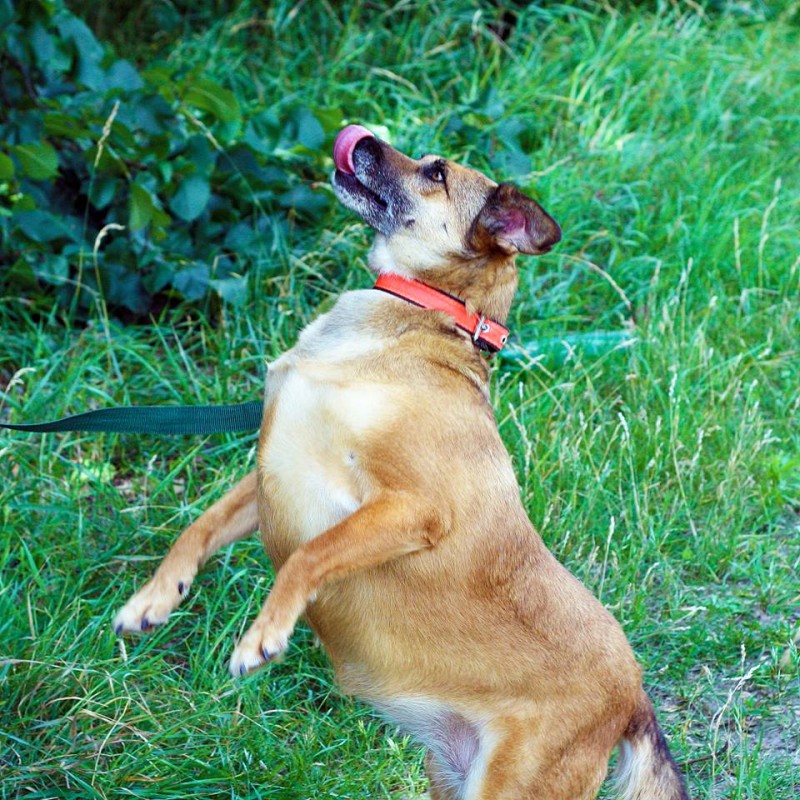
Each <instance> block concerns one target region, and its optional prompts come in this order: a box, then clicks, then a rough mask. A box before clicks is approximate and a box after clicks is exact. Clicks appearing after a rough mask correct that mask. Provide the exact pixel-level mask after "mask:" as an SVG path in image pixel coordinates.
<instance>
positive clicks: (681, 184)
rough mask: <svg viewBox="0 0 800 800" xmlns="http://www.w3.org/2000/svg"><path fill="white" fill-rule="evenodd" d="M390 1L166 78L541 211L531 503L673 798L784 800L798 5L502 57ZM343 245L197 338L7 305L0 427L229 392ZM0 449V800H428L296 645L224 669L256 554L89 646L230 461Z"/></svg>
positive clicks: (53, 442) (279, 266) (397, 746)
mask: <svg viewBox="0 0 800 800" xmlns="http://www.w3.org/2000/svg"><path fill="white" fill-rule="evenodd" d="M384 8H385V7H384V6H381V5H379V4H362V3H349V4H337V6H336V7H334V6H333V5H331V4H328V3H324V2H323V3H319V4H306V5H303V4H299V5H296V4H294V3H291V4H290V3H281V2H277V3H275V4H272V5H271V6H270V8H269V10H261V9H259V10H258V11H256V10H255V8H252V9H251V8H250V7H249V6H246V5H245V6H242V7H241V8H239V9H238V10H236V11H234V12H233V13H231V14H228V15H225V16H223V17H221V18H220V19H219V21H218V22H217V23H215V25H214V26H212V27H211V28H209V29H205V30H203V31H202V32H199V33H196V34H191V35H187V36H186V37H185V38H183V39H182V40H180V41H179V42H178V43H177V45H176V48H175V50H174V52H173V54H172V55H171V57H173V58H178V59H182V60H183V61H185V62H186V63H187V64H204V65H206V69H207V70H208V71H209V73H210V74H212V75H213V76H215V77H216V78H218V79H219V80H222V81H224V82H226V83H227V85H229V86H230V87H232V88H234V89H235V91H236V92H237V95H238V96H239V97H240V99H241V101H242V102H243V103H244V104H250V105H254V106H255V105H259V104H268V105H269V104H273V103H277V104H281V103H290V102H293V101H297V100H302V101H303V102H306V103H308V104H311V105H317V106H333V107H340V108H342V109H346V111H347V115H348V117H349V118H350V119H352V120H354V121H356V120H357V121H361V122H364V123H366V124H371V125H373V126H375V125H382V126H384V130H385V134H386V135H387V136H389V137H390V138H391V140H392V141H394V142H395V143H396V144H397V145H398V146H400V147H401V148H402V149H404V150H407V151H409V152H411V153H412V154H419V153H421V152H426V151H434V152H436V151H438V152H442V153H445V154H447V155H451V156H453V157H457V158H460V159H461V160H464V161H467V162H469V163H471V164H473V165H475V166H477V167H479V168H481V169H485V170H487V171H489V172H490V173H492V174H494V175H496V176H498V177H499V176H501V175H502V176H503V177H512V178H513V179H514V180H515V181H516V182H518V183H520V184H521V185H523V186H526V187H527V188H528V189H530V190H532V191H535V192H536V193H537V195H538V196H539V197H540V198H541V199H542V202H543V203H544V205H545V207H547V208H548V209H549V210H550V211H551V212H552V213H553V214H554V215H555V216H556V218H557V219H559V221H560V222H561V223H562V225H563V228H564V231H565V238H564V242H563V243H562V244H561V245H560V246H559V247H558V248H557V249H556V251H555V252H554V253H552V254H550V255H548V256H545V257H542V258H540V259H538V260H536V261H531V260H528V261H523V262H521V266H522V272H521V287H520V291H519V293H518V298H517V303H516V306H515V309H514V311H513V317H512V323H513V326H514V329H515V330H516V331H517V332H518V335H519V338H518V341H520V342H525V341H527V342H529V343H530V342H533V343H538V344H539V345H542V343H547V342H551V343H552V342H555V344H552V346H547V347H541V348H540V351H536V352H539V355H538V356H537V357H536V358H530V357H524V356H523V357H520V358H518V359H516V360H514V359H505V360H498V363H497V365H496V369H495V373H494V379H493V380H494V382H493V392H494V404H495V409H496V413H497V418H498V421H499V424H500V428H501V432H502V435H503V438H504V440H505V442H506V444H507V446H508V448H509V450H510V452H511V454H512V456H513V459H514V463H515V467H516V470H517V474H518V477H519V481H520V485H521V487H522V492H523V498H524V500H525V503H526V506H527V508H528V510H529V512H530V515H531V518H532V519H533V521H534V523H535V524H536V525H537V527H538V529H539V530H540V531H541V533H542V535H543V536H544V538H545V540H546V542H547V543H548V545H549V546H550V547H551V548H552V549H553V550H554V552H555V553H556V554H557V555H558V556H559V558H561V559H562V560H563V561H564V562H565V563H566V564H567V565H568V566H569V567H570V568H571V569H572V570H573V571H574V572H575V573H576V574H577V575H578V576H579V577H580V578H581V579H582V580H583V581H584V582H585V583H586V584H587V585H588V586H589V587H590V588H591V589H592V590H593V591H594V592H595V593H596V594H597V595H598V596H600V597H601V598H602V600H603V602H605V603H606V604H607V605H608V607H609V608H610V609H611V610H612V611H613V613H614V614H615V615H616V616H617V617H618V619H620V621H621V622H622V624H623V625H624V627H625V630H626V631H627V633H628V635H629V637H630V639H631V641H632V643H633V645H634V647H635V649H636V651H637V654H638V656H639V658H640V660H641V662H642V664H643V666H644V668H645V673H646V683H647V685H648V687H649V689H650V691H651V693H652V695H653V696H654V698H655V700H656V705H657V707H658V709H659V712H660V716H661V719H662V723H663V725H664V727H665V729H666V730H667V732H668V735H669V737H670V741H671V746H672V748H673V751H674V753H675V755H676V758H677V759H678V761H680V762H682V763H683V764H685V770H686V773H687V775H688V778H689V783H690V786H691V790H692V796H693V797H695V798H709V799H710V798H715V799H716V798H729V799H730V800H739V799H740V798H741V799H742V800H743V799H744V798H753V800H755V799H756V798H758V800H792V799H793V798H796V797H797V796H798V793H800V778H798V775H800V762H799V761H798V756H797V752H798V746H800V734H798V730H800V725H798V722H799V721H800V720H798V708H800V678H798V672H799V670H798V654H797V650H796V648H795V647H794V646H791V645H790V641H791V637H792V634H793V631H794V630H795V629H796V627H797V625H798V623H799V622H800V612H799V611H798V603H799V601H800V597H799V596H798V588H797V586H798V584H797V573H798V567H799V566H800V516H798V509H800V423H799V422H798V420H799V419H800V253H799V252H798V247H797V230H798V229H799V228H800V200H799V199H798V198H800V170H799V169H798V167H799V166H800V163H799V160H798V150H797V142H798V140H800V112H798V109H800V80H798V67H797V58H796V55H795V54H796V52H797V51H798V38H800V37H799V36H798V32H799V31H800V28H799V27H798V16H799V15H800V7H799V6H798V3H797V2H787V3H783V4H779V3H775V4H770V7H769V9H768V10H765V9H766V6H764V7H762V6H761V5H759V4H756V3H753V4H740V5H738V6H733V5H732V6H730V7H729V8H727V7H726V8H723V9H722V10H719V6H717V10H708V11H705V12H704V11H703V10H702V8H701V7H700V6H698V5H697V4H694V3H692V4H685V5H684V4H683V3H679V2H673V3H670V4H664V7H663V8H662V9H661V10H660V11H658V10H655V9H654V8H653V7H652V6H648V5H644V6H642V7H640V8H638V9H636V8H631V9H629V10H626V11H615V10H612V9H611V8H604V7H602V6H600V5H597V6H595V7H589V6H584V7H581V8H576V7H570V6H553V7H549V8H546V9H543V8H535V7H532V8H530V9H528V10H524V11H522V12H521V13H520V15H519V19H518V21H517V25H516V29H515V30H514V32H513V34H512V35H511V37H510V38H509V39H507V40H505V41H504V40H502V39H500V38H498V37H497V36H496V35H495V33H494V32H493V30H492V27H491V25H492V24H493V23H494V20H493V18H492V14H494V13H495V12H493V11H490V10H487V9H486V8H480V9H479V7H478V6H477V4H475V3H470V2H465V1H464V0H452V2H438V3H426V4H415V3H399V4H397V5H394V6H391V7H387V8H385V10H384ZM709 8H711V7H709ZM319 177H320V179H322V178H323V177H324V176H319ZM368 240H369V235H368V233H367V232H366V231H365V230H364V228H363V226H362V225H360V224H359V223H357V222H356V221H354V220H353V219H352V218H351V217H349V216H347V215H346V214H345V213H344V212H343V211H340V210H334V211H332V212H330V213H329V214H328V215H327V216H326V217H325V218H324V219H321V220H320V222H319V225H318V226H317V227H314V228H311V229H306V230H299V229H298V230H297V231H295V232H294V234H293V236H292V237H290V238H287V239H282V240H280V241H275V242H273V243H272V244H271V245H270V246H269V248H267V247H266V246H265V247H264V248H262V249H261V250H256V251H254V253H253V276H254V281H253V284H252V289H253V291H252V297H251V300H250V302H249V303H248V305H247V306H246V307H243V308H232V307H230V308H226V309H224V312H223V315H222V316H221V318H219V319H214V320H211V319H209V318H208V317H207V316H205V315H204V314H203V313H201V312H198V311H197V310H194V309H191V308H187V309H186V310H185V311H186V313H185V315H184V316H181V317H179V316H171V317H166V316H165V317H164V318H162V319H160V320H156V321H154V324H153V325H152V326H146V327H136V328H134V327H127V328H126V327H123V326H120V325H118V324H116V323H114V322H113V320H112V321H110V322H109V321H108V320H107V317H106V316H105V314H104V313H103V309H102V307H98V312H97V314H96V316H95V317H94V318H93V319H92V320H91V322H90V324H89V325H88V326H87V327H86V328H84V329H82V330H68V329H65V328H64V327H62V326H61V325H60V323H59V320H58V319H57V317H56V316H55V314H54V315H53V316H52V317H51V318H32V317H31V316H30V315H29V314H28V313H27V311H26V305H25V301H24V299H23V298H17V297H7V298H4V302H3V303H2V304H0V323H1V324H2V348H1V349H0V360H1V362H0V365H1V366H2V376H3V384H4V393H3V396H2V409H1V410H0V414H2V415H3V417H12V418H14V419H17V420H19V419H22V418H25V419H40V418H50V417H55V416H59V415H62V414H66V413H70V412H77V411H81V410H86V409H88V408H91V407H98V406H103V405H109V404H121V403H157V402H158V403H177V402H186V403H195V402H196V403H206V402H233V401H243V400H251V399H254V398H256V397H258V396H259V394H260V392H261V387H262V383H263V377H264V372H265V370H264V364H265V362H266V361H268V360H269V359H271V358H274V357H275V356H276V355H277V354H279V353H280V352H281V351H283V350H284V349H286V348H287V347H289V346H291V344H292V342H293V341H294V339H295V337H296V335H297V333H298V331H299V330H300V329H301V328H302V326H303V325H304V324H306V323H307V322H308V321H309V320H310V319H312V318H313V316H314V313H315V311H314V309H315V308H316V307H317V306H318V305H319V304H325V303H327V302H330V299H331V298H332V297H334V296H335V295H336V294H337V293H338V292H340V291H341V290H342V289H346V288H351V287H354V286H365V285H367V284H368V280H369V278H368V275H367V273H366V270H365V267H364V256H365V252H366V247H367V244H368ZM620 334H623V335H627V337H629V338H630V339H632V340H633V341H630V342H628V344H627V346H616V347H615V346H613V342H614V341H619V335H620ZM614 337H616V339H615V338H614ZM563 339H566V340H567V341H568V342H570V343H571V344H570V346H564V345H559V344H558V342H560V341H561V340H563ZM609 341H611V342H612V344H611V345H609V344H608V342H609ZM604 342H606V344H605V345H604ZM0 457H2V461H3V463H4V464H6V469H5V470H4V471H3V477H2V478H0V515H2V516H1V517H0V519H2V527H3V532H4V536H3V537H2V539H0V564H2V577H1V579H0V659H1V660H0V797H3V798H22V797H25V798H50V797H59V798H118V797H127V796H132V797H140V798H171V797H184V796H186V795H188V794H197V795H199V796H202V797H214V798H216V797H220V798H221V797H229V798H230V797H235V798H281V799H283V798H289V799H291V798H297V800H301V799H303V798H316V797H340V798H366V797H398V798H399V797H403V796H410V797H413V796H416V795H418V794H420V793H422V792H423V791H424V788H425V782H424V778H423V775H422V770H421V765H420V754H419V752H418V750H417V749H416V748H415V747H414V745H413V743H411V742H409V741H407V740H405V739H403V738H400V737H398V736H397V735H396V734H395V733H394V732H393V731H392V730H391V729H386V728H384V727H383V726H382V725H381V724H379V723H378V722H376V721H375V719H374V718H373V717H372V716H371V715H370V713H369V712H368V710H366V709H365V708H363V707H362V706H361V705H359V704H358V703H355V702H354V701H352V700H350V699H347V698H344V697H342V696H341V695H340V694H339V693H338V691H337V689H336V688H335V686H334V685H333V682H332V676H331V672H330V669H329V666H328V663H327V661H326V658H325V656H324V654H323V653H322V651H321V650H319V649H318V648H316V647H315V646H314V644H313V641H312V637H311V635H310V633H309V632H308V631H307V630H306V629H302V630H301V631H300V632H299V633H298V635H297V636H296V638H295V640H294V641H293V645H292V647H291V648H290V652H289V655H288V657H287V659H286V660H285V661H284V662H283V663H282V664H280V665H277V666H276V667H274V668H272V669H271V670H270V671H269V672H268V673H266V674H260V675H257V676H254V677H252V678H248V679H246V680H244V681H242V682H241V683H238V682H237V683H233V682H232V681H231V680H230V679H229V678H228V677H227V672H226V669H225V664H226V660H227V658H228V657H229V655H230V652H231V649H232V646H233V642H234V641H235V638H236V637H237V636H238V635H239V634H241V633H242V632H243V631H244V629H245V628H246V625H247V622H248V620H249V619H251V618H252V616H253V615H254V613H255V611H256V609H257V608H258V607H259V605H260V604H261V602H262V601H263V599H264V597H265V596H266V593H267V591H268V587H269V584H270V580H271V573H270V568H269V565H268V564H267V560H266V557H265V556H264V555H263V553H262V550H261V548H260V546H259V545H258V543H257V542H256V541H253V542H249V543H243V544H240V545H238V546H236V547H235V548H233V549H231V550H230V551H227V552H225V553H222V554H220V555H219V556H218V557H216V558H215V559H213V560H212V562H211V564H209V566H208V567H207V568H206V569H205V570H204V571H203V572H202V573H201V575H200V576H199V577H198V580H197V582H196V584H195V586H194V587H193V589H192V595H191V598H190V600H189V601H188V602H187V603H186V604H185V606H184V607H182V608H181V610H180V611H179V612H178V613H177V614H176V615H175V617H174V618H173V619H172V620H171V622H170V623H169V624H168V625H167V626H166V627H165V628H164V629H162V630H159V631H158V632H156V633H155V634H154V635H152V636H149V637H146V638H142V639H138V640H125V641H121V640H118V639H116V638H115V637H114V635H113V633H112V631H111V629H110V621H111V619H112V616H113V612H114V611H115V610H116V609H117V608H118V607H119V606H121V605H122V603H123V602H124V601H125V599H126V598H127V597H128V596H129V595H130V594H131V593H132V592H133V591H134V589H135V588H136V587H137V586H138V585H140V584H141V583H142V581H143V580H145V578H146V577H147V576H149V574H150V573H151V572H152V570H153V569H154V568H155V565H156V564H157V562H158V559H159V558H160V556H161V555H162V554H163V553H164V551H165V550H166V548H167V547H168V545H169V544H170V542H171V541H172V539H173V538H174V537H175V536H176V534H177V533H178V532H179V531H180V529H181V528H183V527H184V526H185V525H187V524H188V523H189V521H190V520H192V519H193V518H194V517H196V516H197V514H199V513H200V512H201V511H202V510H203V508H204V507H206V506H207V505H208V504H209V502H210V501H211V500H212V499H214V498H216V497H218V496H220V495H221V494H222V493H224V492H225V491H226V489H227V488H228V487H230V486H231V484H232V483H233V482H234V481H235V480H236V479H237V478H238V477H240V476H241V475H242V474H244V473H245V471H247V470H248V469H249V468H250V467H251V466H252V463H253V460H254V440H253V438H252V437H235V436H221V437H215V438H208V439H180V440H172V439H166V438H164V439H159V438H156V437H117V436H98V435H83V434H72V435H63V436H59V437H41V438H39V437H33V436H29V437H26V436H24V435H21V434H9V435H5V434H3V435H2V436H0Z"/></svg>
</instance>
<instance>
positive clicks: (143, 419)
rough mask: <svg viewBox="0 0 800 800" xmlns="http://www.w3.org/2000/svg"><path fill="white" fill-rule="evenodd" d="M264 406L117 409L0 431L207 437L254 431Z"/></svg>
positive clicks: (258, 423)
mask: <svg viewBox="0 0 800 800" xmlns="http://www.w3.org/2000/svg"><path fill="white" fill-rule="evenodd" d="M262 410H263V403H261V402H253V403H240V404H238V405H228V406H118V407H115V408H100V409H98V410H97V411H87V412H86V413H85V414H74V415H73V416H71V417H64V418H63V419H57V420H52V421H50V422H39V423H34V424H27V425H14V424H11V423H6V422H0V428H10V429H11V430H15V431H25V432H26V433H57V432H59V431H105V432H108V433H154V434H157V435H163V434H167V435H170V434H171V435H176V436H180V435H186V436H188V435H201V436H203V435H206V434H209V433H236V432H239V431H255V430H258V429H259V428H260V427H261V414H262Z"/></svg>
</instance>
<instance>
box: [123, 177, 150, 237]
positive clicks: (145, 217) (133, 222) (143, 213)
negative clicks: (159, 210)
mask: <svg viewBox="0 0 800 800" xmlns="http://www.w3.org/2000/svg"><path fill="white" fill-rule="evenodd" d="M154 210H155V204H154V203H153V198H152V197H151V195H150V192H148V191H147V189H145V188H144V187H143V186H139V184H137V183H132V184H131V205H130V213H129V215H128V227H129V228H130V229H131V230H132V231H140V230H141V229H142V228H144V227H145V226H146V225H147V224H148V223H149V222H150V220H151V219H152V218H153V211H154Z"/></svg>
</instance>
